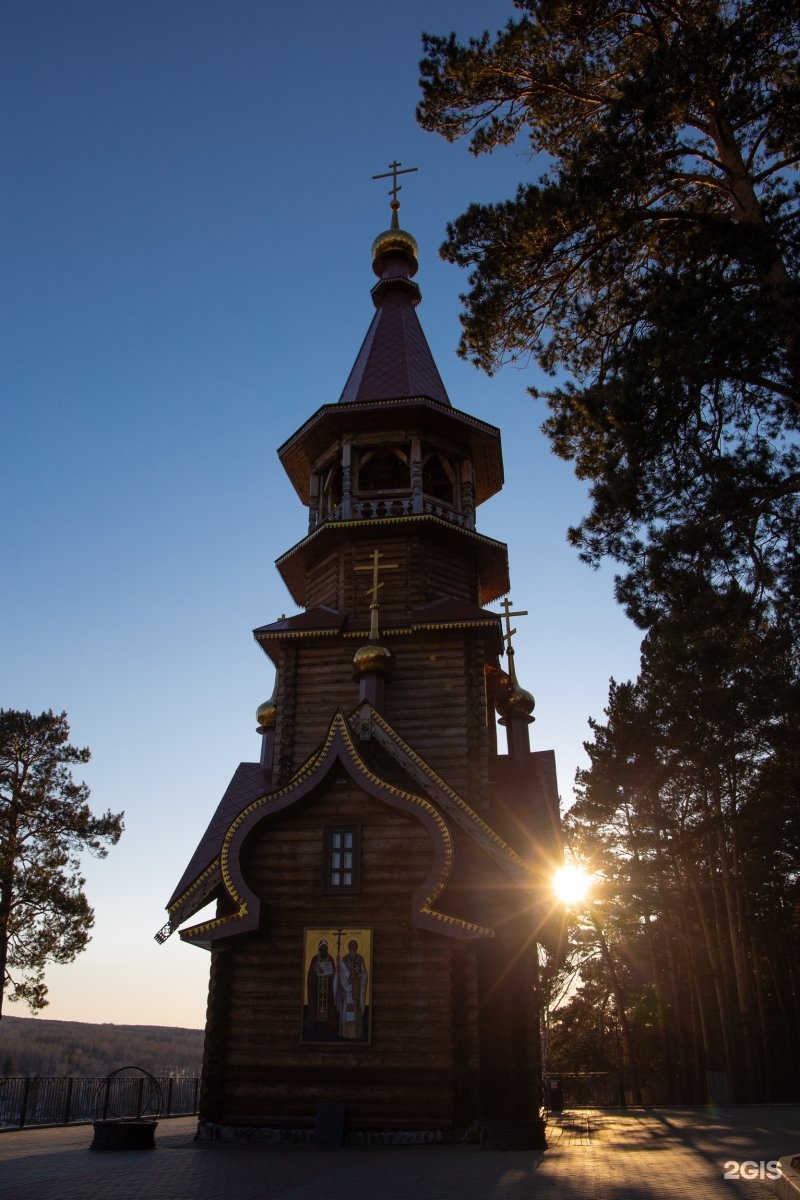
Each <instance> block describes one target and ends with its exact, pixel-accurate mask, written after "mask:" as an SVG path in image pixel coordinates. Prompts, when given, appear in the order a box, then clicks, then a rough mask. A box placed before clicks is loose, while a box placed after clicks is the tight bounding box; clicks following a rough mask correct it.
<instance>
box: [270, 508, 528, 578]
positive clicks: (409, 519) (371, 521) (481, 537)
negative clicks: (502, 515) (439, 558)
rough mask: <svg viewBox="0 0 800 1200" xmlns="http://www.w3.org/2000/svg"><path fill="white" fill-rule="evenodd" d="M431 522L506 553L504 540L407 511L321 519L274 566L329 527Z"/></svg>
mask: <svg viewBox="0 0 800 1200" xmlns="http://www.w3.org/2000/svg"><path fill="white" fill-rule="evenodd" d="M419 523H425V524H433V525H435V526H438V528H440V529H446V530H447V531H448V533H457V534H460V535H461V536H462V537H467V538H470V539H471V540H472V541H474V542H476V543H477V544H478V545H479V546H486V547H488V548H490V549H492V550H499V551H500V552H501V553H502V554H505V555H507V554H508V546H507V544H506V543H505V542H497V541H495V539H494V538H490V537H486V535H485V534H483V533H476V532H475V530H474V529H465V528H464V526H463V525H456V524H455V522H453V521H445V520H444V518H443V517H437V516H434V515H433V513H409V514H408V515H407V516H401V517H362V518H360V519H358V520H352V519H351V520H348V521H322V522H321V523H320V524H319V525H318V526H317V527H316V529H314V530H312V532H311V533H309V534H307V535H306V537H304V538H303V539H302V541H299V542H295V544H294V546H292V548H291V550H287V551H286V552H285V553H284V554H281V556H280V557H279V558H276V559H275V566H276V567H277V568H278V569H279V570H280V567H281V564H282V563H284V562H286V560H287V559H289V558H291V557H292V556H293V555H295V554H298V553H299V552H300V551H301V550H305V549H306V548H307V547H308V546H310V545H311V544H312V542H313V541H314V539H315V538H318V537H319V536H320V535H321V534H322V533H324V532H325V531H326V530H330V529H348V530H352V529H363V530H366V529H375V528H376V527H380V526H383V525H411V524H419Z"/></svg>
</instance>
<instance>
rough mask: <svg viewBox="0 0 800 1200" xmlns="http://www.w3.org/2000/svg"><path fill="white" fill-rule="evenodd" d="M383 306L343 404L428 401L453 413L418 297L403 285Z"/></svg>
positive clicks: (386, 296)
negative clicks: (422, 322)
mask: <svg viewBox="0 0 800 1200" xmlns="http://www.w3.org/2000/svg"><path fill="white" fill-rule="evenodd" d="M398 282H399V281H398ZM377 302H378V309H377V311H376V313H375V316H374V317H373V318H372V324H371V325H370V327H369V329H368V330H367V336H366V337H365V338H364V341H363V344H362V346H361V349H360V350H359V352H358V357H357V358H356V361H355V363H354V365H353V369H352V371H351V372H350V377H349V378H348V380H347V383H346V384H345V386H344V391H343V392H342V394H341V396H340V397H339V403H340V404H352V403H354V402H357V401H370V402H375V401H378V400H396V399H400V398H401V397H403V398H404V397H407V396H427V397H428V398H429V399H431V400H438V402H439V403H440V404H446V405H447V406H448V408H449V407H450V398H449V396H448V395H447V392H446V390H445V386H444V384H443V383H442V377H441V375H440V374H439V371H438V369H437V367H436V363H435V362H434V360H433V355H432V354H431V350H430V347H429V345H428V342H427V340H426V338H425V334H424V333H423V331H422V326H421V325H420V323H419V318H418V317H417V314H416V312H415V310H414V296H413V293H411V292H409V291H408V290H407V289H406V288H405V287H403V286H402V285H400V286H398V287H390V288H388V289H387V290H386V291H385V292H383V294H382V295H381V296H379V297H378V300H377Z"/></svg>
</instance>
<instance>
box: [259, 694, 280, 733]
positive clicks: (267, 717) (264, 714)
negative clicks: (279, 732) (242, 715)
mask: <svg viewBox="0 0 800 1200" xmlns="http://www.w3.org/2000/svg"><path fill="white" fill-rule="evenodd" d="M277 716H278V706H277V704H276V703H275V697H274V696H270V698H269V700H265V701H264V703H263V704H259V706H258V708H257V709H256V720H257V721H258V729H257V730H256V733H266V731H267V730H268V729H274V728H275V721H276V720H277Z"/></svg>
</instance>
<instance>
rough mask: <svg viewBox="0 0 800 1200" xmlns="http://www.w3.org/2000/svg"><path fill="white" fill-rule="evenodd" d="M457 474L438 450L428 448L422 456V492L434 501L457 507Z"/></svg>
mask: <svg viewBox="0 0 800 1200" xmlns="http://www.w3.org/2000/svg"><path fill="white" fill-rule="evenodd" d="M455 486H456V474H455V471H454V470H453V468H452V466H451V465H450V463H449V462H448V460H447V459H446V458H445V457H444V455H443V454H440V453H439V451H438V450H433V449H430V448H427V449H425V450H424V451H423V455H422V490H423V492H424V494H425V495H426V496H430V497H431V499H433V500H441V501H442V502H443V503H444V504H449V505H450V507H451V508H454V507H455Z"/></svg>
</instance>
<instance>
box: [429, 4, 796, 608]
mask: <svg viewBox="0 0 800 1200" xmlns="http://www.w3.org/2000/svg"><path fill="white" fill-rule="evenodd" d="M516 7H517V8H518V9H519V10H520V12H521V16H520V17H519V18H518V19H516V20H513V21H510V22H509V23H508V25H507V26H506V28H505V29H504V30H502V31H500V32H499V33H498V34H497V36H496V37H494V38H492V37H491V36H490V35H489V34H483V35H482V36H481V37H479V38H475V39H472V40H471V41H470V42H469V43H468V44H467V45H462V44H460V43H459V42H458V41H457V39H456V37H455V35H450V36H449V37H433V36H426V37H425V39H424V44H425V50H426V58H425V59H424V60H423V62H422V64H421V69H422V75H423V80H422V86H423V101H422V104H421V105H420V108H419V114H418V115H419V120H420V122H421V124H422V125H423V127H424V128H426V129H430V130H434V131H436V132H438V133H440V134H442V135H444V136H445V137H446V138H448V139H450V140H453V139H455V138H458V137H462V136H469V137H470V138H471V146H472V149H473V151H474V152H475V153H476V154H477V153H482V152H486V151H491V150H492V149H494V148H495V147H497V146H500V145H503V144H506V143H509V142H514V141H517V140H518V139H527V144H528V146H529V148H530V151H531V153H532V155H543V156H545V158H546V161H547V163H548V166H549V169H548V171H547V173H546V174H545V175H544V176H543V177H542V178H541V179H539V180H538V181H537V182H534V181H526V182H524V183H523V184H522V185H521V186H520V188H519V190H518V192H517V194H516V196H515V197H514V198H513V199H511V200H508V201H506V202H504V203H499V204H489V205H472V206H471V207H470V208H469V209H468V211H467V212H466V213H464V215H463V216H461V217H460V218H459V219H458V220H456V221H454V222H453V223H452V224H451V225H450V226H449V229H448V238H447V241H446V242H445V244H444V246H443V248H442V253H443V255H444V257H445V258H446V259H448V260H450V261H452V262H455V263H458V264H460V265H461V266H465V267H468V268H470V270H471V275H470V289H471V290H470V291H469V294H468V295H467V296H466V297H465V303H466V311H465V314H464V317H463V325H464V334H463V339H462V346H461V351H462V353H463V354H464V355H465V356H468V357H471V358H473V359H474V360H475V361H476V362H477V363H478V364H479V365H480V366H482V367H484V368H485V369H486V370H488V371H492V370H494V369H495V368H496V367H497V366H498V365H499V364H500V363H501V362H502V361H504V360H505V359H506V358H508V357H512V358H525V357H527V356H529V355H533V356H534V357H535V358H536V359H537V360H538V361H539V363H540V364H541V365H542V366H543V367H544V368H545V369H546V370H548V371H551V372H555V371H559V372H563V373H566V374H567V376H568V379H567V382H566V383H564V384H562V385H561V386H559V387H556V388H554V390H553V391H552V393H551V394H550V396H549V403H550V407H551V416H550V417H549V419H548V420H547V422H546V424H545V430H546V432H547V433H548V435H549V437H550V439H551V442H552V445H553V448H554V450H555V451H556V453H558V454H559V455H561V456H562V457H564V458H566V459H568V460H571V461H573V462H574V464H575V469H576V472H577V474H578V476H579V477H580V478H583V479H586V480H588V481H589V482H590V484H591V498H592V508H591V512H590V513H589V515H588V516H587V518H586V519H585V520H584V521H583V522H582V523H581V524H580V525H579V526H578V527H577V528H575V529H573V530H571V531H570V536H571V538H572V541H573V542H574V544H575V545H576V546H578V547H579V548H580V550H581V552H582V554H583V555H584V556H585V557H586V558H587V559H588V560H589V561H591V562H597V561H598V560H599V559H600V558H601V557H602V556H604V555H611V556H613V557H615V558H616V559H617V560H618V561H619V562H621V563H622V564H624V566H625V568H626V570H627V578H626V580H625V582H624V583H623V584H622V585H621V588H620V599H621V600H622V601H623V602H624V603H625V604H626V605H627V607H628V610H629V612H630V613H631V615H632V616H633V617H634V618H635V619H636V620H638V621H639V622H640V623H641V624H643V625H645V626H646V625H647V624H649V622H650V621H651V620H652V619H653V617H654V613H655V612H656V611H659V610H660V611H663V610H664V609H665V608H666V607H668V606H669V604H670V603H672V600H671V595H672V592H673V591H674V589H675V587H676V586H679V585H680V577H681V576H682V575H683V574H684V573H685V572H687V571H688V572H692V571H696V570H700V571H702V572H703V573H704V574H705V576H706V577H707V578H709V579H717V578H718V579H721V580H724V581H727V580H729V579H730V578H731V577H732V576H733V577H735V578H736V579H737V580H738V582H739V583H740V585H741V586H744V587H747V588H748V589H749V590H750V591H751V593H752V594H753V595H754V596H755V597H756V598H761V597H763V596H765V595H768V596H770V597H771V598H772V599H773V600H774V603H775V604H776V606H777V608H778V609H779V610H780V611H781V615H782V619H791V620H792V621H793V622H794V623H795V628H798V627H800V615H798V611H797V609H798V604H797V599H796V598H797V597H798V596H800V556H799V554H798V548H797V539H796V529H797V523H798V515H799V514H798V492H799V491H800V454H798V442H797V436H796V435H797V430H798V423H799V422H798V414H799V413H800V304H799V303H798V299H799V296H800V293H799V292H798V282H797V270H798V258H799V256H800V221H799V220H798V212H799V208H798V200H799V199H800V191H799V190H798V174H797V165H798V158H800V103H798V101H800V68H799V67H798V51H800V20H799V19H798V13H797V9H796V6H794V5H786V4H784V3H782V2H779V0H759V3H758V4H753V3H751V2H750V0H678V2H677V3H673V2H670V3H661V2H659V0H656V2H655V3H647V4H640V3H634V4H632V5H631V4H628V3H626V4H624V5H623V4H621V3H619V0H538V2H537V0H518V2H517V3H516Z"/></svg>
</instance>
